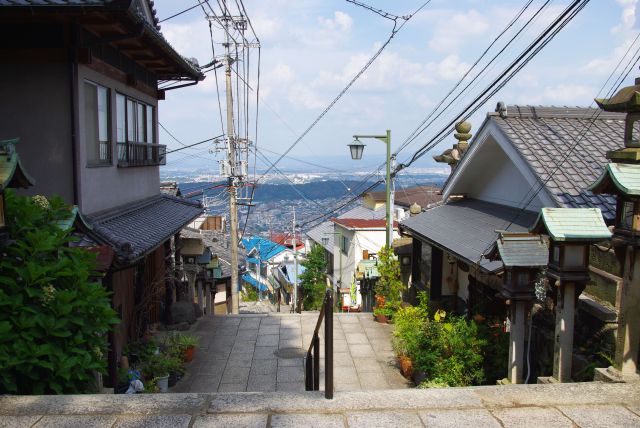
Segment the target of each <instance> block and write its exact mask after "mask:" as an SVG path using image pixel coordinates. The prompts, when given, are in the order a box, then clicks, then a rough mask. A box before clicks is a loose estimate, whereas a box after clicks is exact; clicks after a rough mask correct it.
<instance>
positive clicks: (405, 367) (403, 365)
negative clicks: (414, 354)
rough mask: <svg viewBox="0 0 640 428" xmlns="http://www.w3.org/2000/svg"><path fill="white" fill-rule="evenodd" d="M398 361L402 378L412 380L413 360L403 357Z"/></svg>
mask: <svg viewBox="0 0 640 428" xmlns="http://www.w3.org/2000/svg"><path fill="white" fill-rule="evenodd" d="M398 361H399V362H400V372H401V373H402V376H404V377H405V378H407V379H411V375H412V374H413V361H411V358H409V357H407V356H404V355H401V356H399V357H398Z"/></svg>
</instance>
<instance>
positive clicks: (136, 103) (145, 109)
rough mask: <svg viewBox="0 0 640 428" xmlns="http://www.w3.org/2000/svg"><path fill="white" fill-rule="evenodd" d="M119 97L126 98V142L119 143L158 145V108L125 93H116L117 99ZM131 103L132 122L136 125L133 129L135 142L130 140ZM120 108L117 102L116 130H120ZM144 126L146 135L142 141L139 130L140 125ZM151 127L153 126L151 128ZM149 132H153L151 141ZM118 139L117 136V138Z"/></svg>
mask: <svg viewBox="0 0 640 428" xmlns="http://www.w3.org/2000/svg"><path fill="white" fill-rule="evenodd" d="M118 96H121V97H124V116H123V118H124V141H117V142H118V143H120V144H123V143H127V144H128V143H134V144H156V134H157V133H156V130H155V126H154V124H155V120H154V119H155V116H156V106H154V105H152V104H149V103H147V102H145V101H142V100H140V99H138V98H135V97H132V96H130V95H127V94H125V93H123V92H120V91H116V99H117V97H118ZM129 102H131V103H132V104H133V109H132V115H133V117H132V120H131V122H133V124H134V125H135V127H134V129H133V140H132V139H130V138H129V131H130V129H131V128H130V123H129ZM140 107H142V113H143V115H144V117H143V119H142V121H140V119H139V118H138V112H139V108H140ZM149 113H151V123H149ZM117 120H118V106H117V102H116V129H117V128H118V123H117ZM140 124H142V128H143V129H142V131H143V133H144V137H143V139H142V140H141V139H140V129H138V125H140ZM149 125H151V126H149ZM149 131H151V138H150V139H149V135H148V134H149ZM116 139H117V136H116Z"/></svg>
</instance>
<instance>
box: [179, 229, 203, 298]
mask: <svg viewBox="0 0 640 428" xmlns="http://www.w3.org/2000/svg"><path fill="white" fill-rule="evenodd" d="M180 242H181V244H182V248H181V249H180V254H181V255H182V261H183V262H184V272H185V274H186V275H187V280H188V282H189V293H188V299H189V301H190V302H193V300H194V297H195V292H194V289H195V282H196V275H197V273H198V257H200V256H202V253H204V248H205V247H204V243H203V241H202V238H191V237H183V238H182V239H181V240H180Z"/></svg>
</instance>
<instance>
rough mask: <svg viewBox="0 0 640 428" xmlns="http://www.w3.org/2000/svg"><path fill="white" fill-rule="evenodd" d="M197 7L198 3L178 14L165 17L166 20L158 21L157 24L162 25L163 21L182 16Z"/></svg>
mask: <svg viewBox="0 0 640 428" xmlns="http://www.w3.org/2000/svg"><path fill="white" fill-rule="evenodd" d="M198 6H200V2H198V4H195V5H193V6H191V7H189V8H187V9H184V10H182V11H180V12H178V13H175V14H173V15H171V16H168V17H166V18H164V19H161V20H159V21H158V24H161V23H163V22H164V21H168V20H170V19H172V18H175V17H176V16H180V15H182V14H183V13H187V12H189V11H190V10H192V9H195V8H196V7H198Z"/></svg>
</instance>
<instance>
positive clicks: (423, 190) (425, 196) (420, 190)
mask: <svg viewBox="0 0 640 428" xmlns="http://www.w3.org/2000/svg"><path fill="white" fill-rule="evenodd" d="M440 191H441V189H440V188H438V187H435V186H415V187H408V188H406V189H396V191H395V197H394V200H393V203H394V205H398V206H401V207H407V208H408V207H410V206H411V205H413V204H414V203H416V204H418V205H420V206H421V207H422V208H426V207H428V206H430V205H432V204H435V203H438V202H440V201H441V200H442V194H441V193H440ZM369 195H371V197H372V198H373V199H374V200H376V201H385V200H386V197H387V196H386V193H385V192H369Z"/></svg>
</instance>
